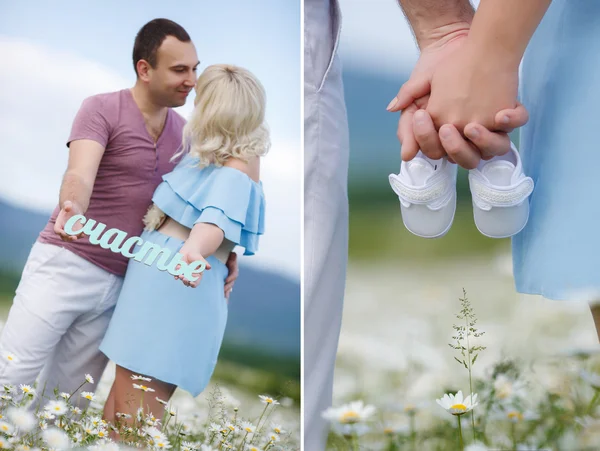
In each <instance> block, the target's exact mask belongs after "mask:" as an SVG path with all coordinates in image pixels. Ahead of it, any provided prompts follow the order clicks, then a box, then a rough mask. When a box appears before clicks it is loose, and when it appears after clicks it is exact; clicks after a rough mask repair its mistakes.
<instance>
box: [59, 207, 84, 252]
mask: <svg viewBox="0 0 600 451" xmlns="http://www.w3.org/2000/svg"><path fill="white" fill-rule="evenodd" d="M81 214H83V209H82V208H81V207H79V206H78V205H77V204H76V203H73V202H71V201H70V200H67V201H65V202H64V204H63V206H62V208H61V210H60V212H59V213H58V216H57V217H56V222H55V223H54V233H56V234H57V235H58V236H60V239H61V240H63V241H65V242H71V241H75V240H77V239H78V238H79V237H80V236H81V235H82V234H81V233H79V234H77V235H67V233H66V232H65V224H66V223H67V221H68V220H69V219H71V217H72V216H75V215H81ZM81 229H83V225H82V224H81V223H80V222H77V223H76V224H75V225H74V226H73V230H74V231H77V230H81Z"/></svg>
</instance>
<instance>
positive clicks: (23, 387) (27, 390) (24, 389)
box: [19, 384, 35, 396]
mask: <svg viewBox="0 0 600 451" xmlns="http://www.w3.org/2000/svg"><path fill="white" fill-rule="evenodd" d="M19 388H20V389H21V392H23V394H24V395H29V396H33V395H35V389H34V388H32V387H31V385H25V384H21V385H19Z"/></svg>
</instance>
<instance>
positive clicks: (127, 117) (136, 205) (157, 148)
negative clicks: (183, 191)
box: [38, 89, 185, 276]
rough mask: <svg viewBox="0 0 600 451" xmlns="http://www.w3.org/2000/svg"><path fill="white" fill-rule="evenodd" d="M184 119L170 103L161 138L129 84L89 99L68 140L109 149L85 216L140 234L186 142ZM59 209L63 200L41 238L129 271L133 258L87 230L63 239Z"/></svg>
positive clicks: (103, 265) (119, 270) (110, 267)
mask: <svg viewBox="0 0 600 451" xmlns="http://www.w3.org/2000/svg"><path fill="white" fill-rule="evenodd" d="M184 125H185V120H184V119H183V118H182V117H181V116H180V115H179V114H177V113H176V112H175V111H173V110H171V109H169V110H168V113H167V119H166V121H165V126H164V128H163V131H162V134H161V135H160V137H159V138H158V141H157V142H156V144H155V142H154V140H153V139H152V138H151V136H150V134H149V133H148V131H147V130H146V125H145V122H144V118H143V116H142V113H141V111H140V110H139V108H138V106H137V104H136V103H135V101H134V99H133V96H132V94H131V91H130V90H129V89H123V90H121V91H118V92H111V93H107V94H99V95H95V96H92V97H88V98H87V99H85V100H84V101H83V104H82V105H81V108H80V109H79V112H78V113H77V116H76V117H75V121H74V122H73V127H72V130H71V135H70V137H69V140H68V142H67V146H68V145H69V144H70V143H71V141H75V140H78V139H92V140H94V141H97V142H99V143H100V144H102V145H103V146H104V147H105V149H106V150H105V151H104V155H103V157H102V160H101V162H100V166H99V168H98V174H97V175H96V181H95V183H94V188H93V191H92V196H91V198H90V203H89V207H88V210H87V211H86V212H85V217H86V218H91V219H94V220H95V221H96V222H102V223H104V224H106V230H108V229H111V228H116V229H120V230H123V231H124V232H126V233H127V236H128V237H131V236H140V235H141V233H142V231H143V227H144V225H143V223H142V218H143V217H144V215H145V214H146V211H147V210H148V207H149V206H150V203H151V202H152V195H153V193H154V190H155V189H156V187H157V186H158V185H159V184H160V183H161V182H162V176H163V175H164V174H166V173H168V172H171V171H172V170H173V168H174V167H175V165H176V162H170V161H169V160H170V159H171V157H172V156H173V154H175V153H176V152H177V151H178V150H179V148H180V146H181V138H182V132H183V126H184ZM59 211H60V209H59V207H58V206H57V207H56V208H55V210H54V212H53V213H52V216H51V218H50V220H49V221H48V224H47V225H46V227H45V228H44V230H42V232H41V233H40V235H39V237H38V241H40V242H42V243H48V244H55V245H57V246H62V247H64V248H67V249H69V250H70V251H71V252H73V253H75V254H77V255H79V256H81V257H83V258H85V259H86V260H89V261H90V262H92V263H94V264H95V265H97V266H99V267H100V268H103V269H105V270H106V271H109V272H111V273H113V274H117V275H119V276H122V275H124V274H125V270H126V268H127V263H128V259H127V258H126V257H124V256H123V255H121V254H120V253H119V254H117V253H115V252H112V251H111V250H110V249H103V248H102V247H100V246H99V245H93V244H91V243H90V242H89V239H88V237H87V236H86V235H83V236H82V237H81V238H79V239H77V240H76V241H74V242H71V243H66V242H64V241H62V240H61V239H60V237H59V236H58V235H56V234H55V233H54V223H55V222H56V217H57V215H58V213H59Z"/></svg>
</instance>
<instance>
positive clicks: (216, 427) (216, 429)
mask: <svg viewBox="0 0 600 451" xmlns="http://www.w3.org/2000/svg"><path fill="white" fill-rule="evenodd" d="M221 429H222V427H221V425H220V424H217V423H210V426H209V427H208V431H209V432H219V431H220V430H221Z"/></svg>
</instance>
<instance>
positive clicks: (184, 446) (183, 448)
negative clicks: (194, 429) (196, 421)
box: [181, 441, 196, 451]
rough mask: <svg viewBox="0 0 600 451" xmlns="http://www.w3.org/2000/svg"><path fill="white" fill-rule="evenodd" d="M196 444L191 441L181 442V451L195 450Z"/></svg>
mask: <svg viewBox="0 0 600 451" xmlns="http://www.w3.org/2000/svg"><path fill="white" fill-rule="evenodd" d="M195 450H196V445H194V444H193V443H191V442H185V441H184V442H181V451H195Z"/></svg>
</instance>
